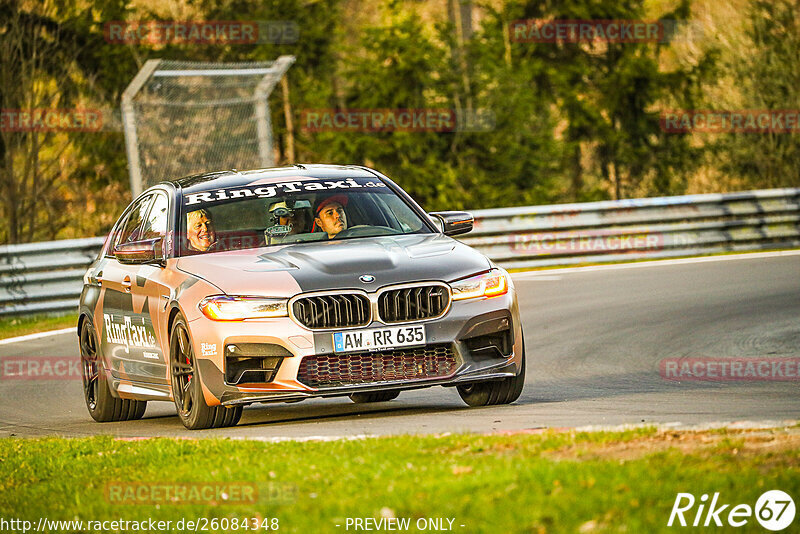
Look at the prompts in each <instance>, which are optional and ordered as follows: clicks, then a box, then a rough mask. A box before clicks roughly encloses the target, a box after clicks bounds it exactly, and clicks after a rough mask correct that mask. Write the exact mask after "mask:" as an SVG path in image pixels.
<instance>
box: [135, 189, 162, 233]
mask: <svg viewBox="0 0 800 534" xmlns="http://www.w3.org/2000/svg"><path fill="white" fill-rule="evenodd" d="M168 211H169V198H167V195H164V194H161V193H158V194H156V196H155V200H154V201H153V205H152V207H151V208H150V212H149V213H148V214H147V220H146V221H145V223H144V226H143V227H142V237H141V238H140V239H155V238H157V237H165V236H166V235H167V212H168Z"/></svg>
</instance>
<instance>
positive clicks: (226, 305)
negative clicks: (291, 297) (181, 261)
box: [200, 296, 289, 321]
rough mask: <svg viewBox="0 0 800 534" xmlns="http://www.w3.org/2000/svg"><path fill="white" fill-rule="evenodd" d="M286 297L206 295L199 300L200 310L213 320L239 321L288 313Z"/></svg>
mask: <svg viewBox="0 0 800 534" xmlns="http://www.w3.org/2000/svg"><path fill="white" fill-rule="evenodd" d="M288 302H289V301H288V299H271V298H264V297H228V296H218V297H208V298H206V299H203V300H202V301H201V302H200V311H201V312H203V315H205V316H206V317H208V318H209V319H211V320H213V321H241V320H243V319H263V318H265V317H286V316H288V315H289V311H288V310H289V308H288V306H287V303H288Z"/></svg>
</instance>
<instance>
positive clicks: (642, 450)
mask: <svg viewBox="0 0 800 534" xmlns="http://www.w3.org/2000/svg"><path fill="white" fill-rule="evenodd" d="M670 450H675V451H679V452H681V453H683V454H700V455H703V454H712V453H714V454H720V453H725V454H731V455H734V456H739V455H740V456H742V457H747V456H756V455H758V456H763V455H770V454H776V455H783V457H784V458H783V459H784V460H786V461H787V462H788V463H789V464H791V465H800V428H796V427H794V428H787V429H770V430H725V431H719V430H714V431H688V430H687V431H673V430H669V431H660V432H658V433H656V434H653V435H651V436H645V437H641V438H634V439H632V440H626V441H618V442H609V443H577V444H574V445H569V446H567V447H562V448H559V449H556V450H552V451H545V452H543V453H542V456H544V457H546V458H550V459H553V460H571V461H586V460H621V461H625V460H635V459H638V458H641V457H643V456H646V455H650V454H654V453H658V452H665V451H670Z"/></svg>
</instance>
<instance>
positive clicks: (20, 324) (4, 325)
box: [0, 314, 78, 339]
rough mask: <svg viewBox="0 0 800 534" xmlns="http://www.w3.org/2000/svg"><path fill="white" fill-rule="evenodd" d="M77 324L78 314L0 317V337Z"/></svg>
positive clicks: (45, 330)
mask: <svg viewBox="0 0 800 534" xmlns="http://www.w3.org/2000/svg"><path fill="white" fill-rule="evenodd" d="M77 324H78V316H77V315H76V314H70V315H59V316H55V317H54V316H47V315H37V316H33V317H15V318H6V319H0V339H7V338H10V337H17V336H24V335H26V334H35V333H37V332H47V331H48V330H58V329H61V328H69V327H75V326H76V325H77Z"/></svg>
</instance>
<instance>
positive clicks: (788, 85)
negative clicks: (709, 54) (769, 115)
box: [712, 0, 800, 188]
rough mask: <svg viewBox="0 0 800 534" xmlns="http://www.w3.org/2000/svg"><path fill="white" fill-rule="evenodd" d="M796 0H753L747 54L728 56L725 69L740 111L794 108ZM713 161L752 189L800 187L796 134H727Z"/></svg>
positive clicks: (798, 57)
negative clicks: (734, 84) (738, 94)
mask: <svg viewBox="0 0 800 534" xmlns="http://www.w3.org/2000/svg"><path fill="white" fill-rule="evenodd" d="M797 7H798V6H797V2H794V1H792V0H775V1H764V0H754V1H753V2H752V3H751V5H750V10H749V12H748V13H747V19H748V20H751V21H752V25H751V26H750V27H749V28H748V31H747V41H746V44H745V46H746V47H747V49H748V52H749V53H748V54H747V55H744V56H742V57H736V58H733V61H732V63H731V64H729V65H727V72H728V73H729V74H730V75H731V77H732V78H733V79H735V80H736V81H737V83H739V84H741V86H740V89H741V96H742V100H741V109H749V110H794V113H795V114H797V109H798V103H800V73H799V72H798V70H797V68H796V66H797V64H798V61H800V24H798V19H797V13H798V12H797ZM712 154H713V156H714V159H713V161H714V162H715V163H716V164H717V165H719V166H720V168H721V170H722V172H723V173H725V174H732V175H734V176H738V177H741V178H743V179H744V180H745V181H747V182H749V183H752V184H753V185H754V186H755V187H759V188H770V187H798V186H800V136H798V135H797V133H796V131H795V133H793V134H787V133H751V134H730V135H726V136H723V137H722V138H721V139H720V140H719V141H718V142H717V143H715V146H714V151H713V152H712Z"/></svg>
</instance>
